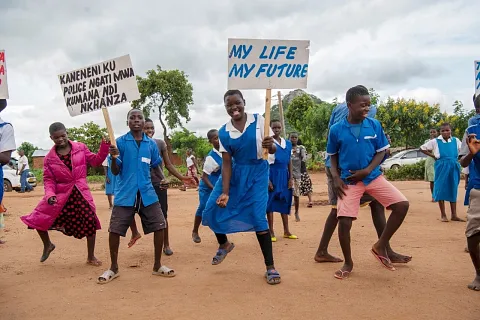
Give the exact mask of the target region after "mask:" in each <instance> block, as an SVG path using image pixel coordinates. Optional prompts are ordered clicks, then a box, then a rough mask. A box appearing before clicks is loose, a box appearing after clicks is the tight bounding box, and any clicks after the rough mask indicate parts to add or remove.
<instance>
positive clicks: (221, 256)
mask: <svg viewBox="0 0 480 320" xmlns="http://www.w3.org/2000/svg"><path fill="white" fill-rule="evenodd" d="M233 248H235V244H233V242H232V243H230V248H228V249H218V251H217V254H216V255H215V257H213V259H212V265H214V266H217V265H219V264H220V263H222V262H223V260H225V258H226V257H227V255H228V254H229V253H230V252H231V251H232V250H233Z"/></svg>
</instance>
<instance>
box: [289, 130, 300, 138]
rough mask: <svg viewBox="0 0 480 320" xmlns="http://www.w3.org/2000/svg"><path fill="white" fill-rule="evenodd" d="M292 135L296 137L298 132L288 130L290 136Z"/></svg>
mask: <svg viewBox="0 0 480 320" xmlns="http://www.w3.org/2000/svg"><path fill="white" fill-rule="evenodd" d="M293 135H295V136H297V138H298V132H296V131H293V132H290V137H292V136H293Z"/></svg>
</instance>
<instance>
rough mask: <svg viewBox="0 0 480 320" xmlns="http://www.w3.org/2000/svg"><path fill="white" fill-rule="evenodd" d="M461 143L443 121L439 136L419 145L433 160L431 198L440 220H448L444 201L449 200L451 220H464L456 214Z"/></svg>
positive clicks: (448, 125)
mask: <svg viewBox="0 0 480 320" xmlns="http://www.w3.org/2000/svg"><path fill="white" fill-rule="evenodd" d="M461 145H462V144H461V142H460V140H459V139H457V138H455V137H453V136H452V127H451V126H450V124H449V123H443V124H442V125H441V127H440V136H439V137H438V138H436V139H432V140H430V141H428V142H427V143H425V144H424V145H422V146H421V147H420V150H421V151H422V152H423V153H424V154H426V155H427V156H429V157H431V158H432V159H434V161H435V182H434V187H433V200H434V201H435V202H438V205H439V207H440V219H441V221H442V222H448V218H447V214H446V212H445V201H448V202H450V209H451V215H452V216H451V220H452V221H461V222H465V220H463V219H460V218H459V217H458V215H457V195H458V185H459V183H460V165H459V164H458V154H459V151H460V147H461Z"/></svg>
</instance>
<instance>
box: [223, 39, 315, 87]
mask: <svg viewBox="0 0 480 320" xmlns="http://www.w3.org/2000/svg"><path fill="white" fill-rule="evenodd" d="M309 46H310V41H308V40H260V39H228V89H297V88H306V87H307V76H308V57H309Z"/></svg>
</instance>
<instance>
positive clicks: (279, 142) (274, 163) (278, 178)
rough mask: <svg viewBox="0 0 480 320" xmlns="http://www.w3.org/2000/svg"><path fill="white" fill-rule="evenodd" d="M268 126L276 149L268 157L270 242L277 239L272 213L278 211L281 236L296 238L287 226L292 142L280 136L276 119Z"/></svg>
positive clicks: (290, 194)
mask: <svg viewBox="0 0 480 320" xmlns="http://www.w3.org/2000/svg"><path fill="white" fill-rule="evenodd" d="M270 127H271V128H272V131H273V134H274V136H273V140H274V142H275V144H276V147H277V151H276V152H275V154H271V155H269V157H268V162H269V163H270V181H269V184H268V191H269V192H268V203H267V219H268V226H269V229H270V236H271V238H272V242H276V241H277V237H275V232H274V231H273V213H274V212H279V213H280V214H281V217H282V222H283V237H284V238H286V239H298V237H297V236H296V235H294V234H292V233H290V230H289V228H288V216H289V215H290V210H291V208H292V199H293V190H292V189H293V176H292V161H291V159H290V158H291V153H292V143H291V142H290V141H288V140H285V139H283V138H282V137H280V133H281V131H282V124H281V123H280V121H278V120H272V121H271V122H270Z"/></svg>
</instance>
